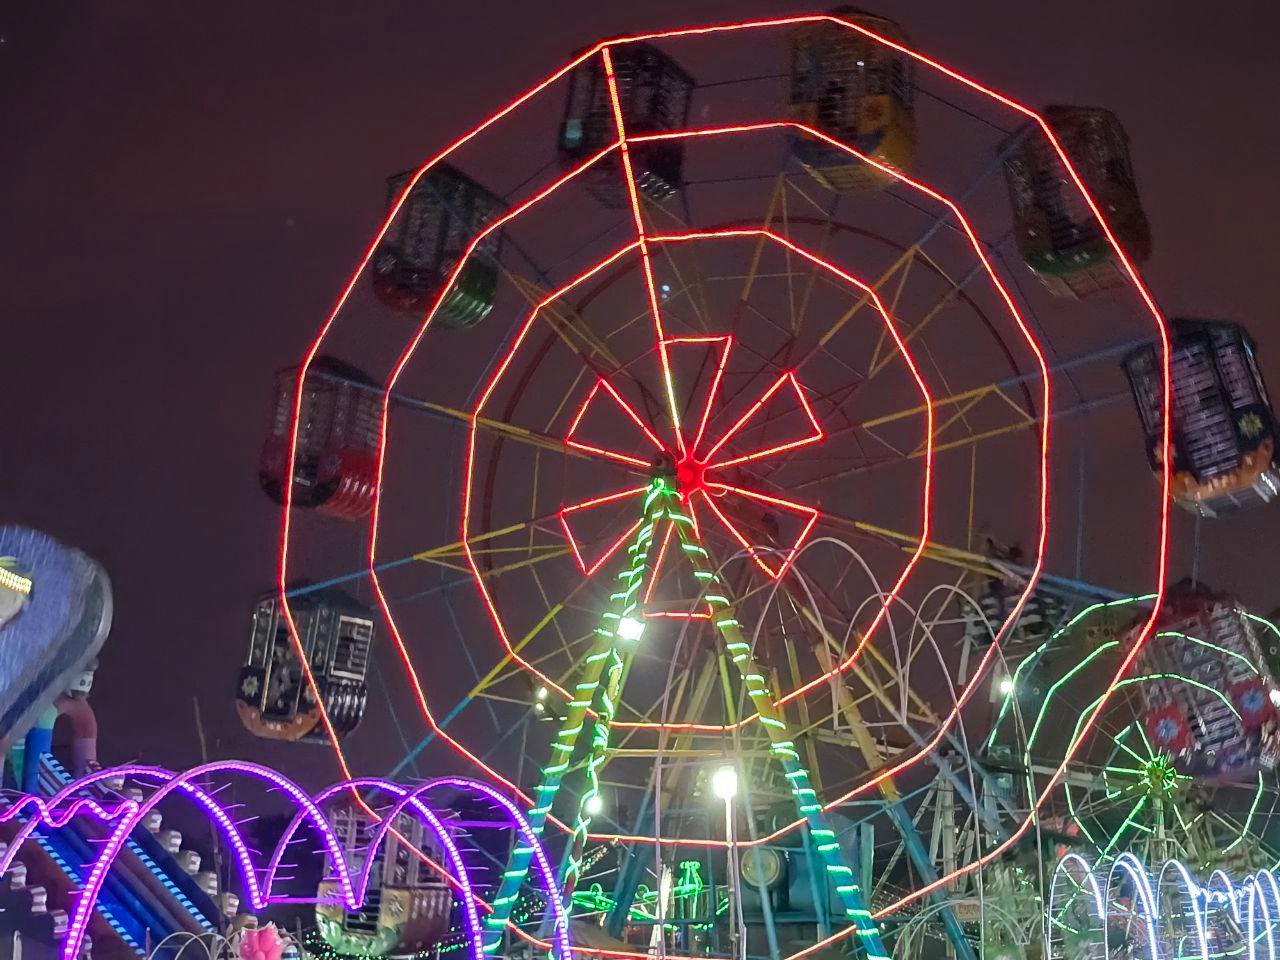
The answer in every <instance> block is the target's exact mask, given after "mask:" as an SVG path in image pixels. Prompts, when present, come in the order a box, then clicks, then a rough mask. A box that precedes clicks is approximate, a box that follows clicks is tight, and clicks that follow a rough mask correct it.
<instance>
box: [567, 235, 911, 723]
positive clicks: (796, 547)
mask: <svg viewBox="0 0 1280 960" xmlns="http://www.w3.org/2000/svg"><path fill="white" fill-rule="evenodd" d="M725 235H727V236H735V237H736V236H744V235H745V236H752V235H755V234H754V233H753V232H752V231H750V230H746V231H742V230H735V231H724V232H722V233H716V234H712V236H725ZM759 235H760V236H762V237H769V236H773V235H771V234H770V233H769V231H762V232H760V234H759ZM689 236H690V235H688V234H680V235H674V236H665V235H663V236H661V237H655V238H653V239H654V240H655V241H658V242H666V241H671V240H681V239H688V237H689ZM698 236H702V235H701V234H699V235H698ZM774 238H775V239H777V238H776V236H774ZM852 282H853V283H854V284H855V285H856V286H857V288H858V289H859V290H862V291H863V292H864V293H870V292H871V289H870V287H868V286H867V285H866V284H863V283H862V282H861V281H858V280H856V279H853V280H852ZM872 296H873V298H874V299H875V302H876V308H877V310H879V311H880V313H881V316H882V317H886V318H887V311H885V309H884V306H883V304H882V303H881V302H880V301H879V299H878V295H876V294H874V293H872ZM733 342H734V338H733V336H732V335H731V334H726V335H722V336H716V337H672V338H669V339H668V340H667V341H666V343H667V345H668V346H671V345H673V344H703V343H719V344H722V345H723V346H722V349H721V351H720V360H719V363H718V364H717V369H716V373H715V375H714V376H713V378H712V382H711V386H710V389H709V390H708V392H707V395H706V399H705V400H704V402H703V406H702V413H701V416H700V417H699V425H698V436H697V438H696V440H695V442H694V444H693V445H692V446H690V447H689V448H688V453H687V454H686V457H687V458H691V459H694V460H696V462H697V463H698V464H699V465H700V466H701V467H702V468H703V470H704V471H707V472H711V471H715V470H723V469H725V468H727V467H731V466H734V465H737V464H741V463H747V462H750V461H753V460H760V459H763V458H765V457H769V456H773V455H775V454H778V453H782V452H784V451H787V450H792V449H795V448H797V447H801V446H805V445H808V444H810V443H816V442H818V441H820V440H822V439H823V438H824V437H825V436H826V434H825V433H824V432H823V430H822V427H821V425H820V424H819V423H818V419H817V417H816V416H815V415H814V413H813V409H812V407H810V406H809V403H808V401H807V400H806V398H805V396H804V392H803V389H802V388H801V386H800V382H799V380H798V379H797V378H796V375H795V371H794V370H787V371H784V372H782V373H781V374H779V375H778V378H777V379H776V380H774V382H773V383H772V384H771V385H770V386H769V387H768V388H767V389H766V390H765V391H764V392H763V393H762V394H761V395H760V397H759V399H757V400H756V401H755V402H754V403H753V404H752V405H751V406H750V407H748V408H747V410H746V411H745V412H744V413H743V414H742V415H741V416H740V417H739V418H738V419H737V420H736V421H735V422H734V423H733V425H732V426H730V427H729V428H728V430H726V431H725V432H724V433H723V434H722V435H721V437H720V439H719V440H718V441H717V442H716V443H715V445H714V446H713V447H712V448H711V449H710V450H709V451H708V452H707V453H705V454H702V455H699V454H698V450H699V447H700V445H701V441H702V438H703V435H704V433H705V429H706V426H707V422H708V421H709V420H710V417H711V411H712V409H713V408H714V407H715V405H716V401H717V400H719V390H720V382H721V378H722V376H723V373H724V370H725V368H726V366H727V365H728V361H729V356H730V354H731V353H732V350H733ZM913 365H914V364H913ZM786 383H790V385H791V388H792V389H793V390H794V391H795V393H796V397H797V399H798V401H799V404H800V407H801V409H802V410H803V411H804V413H805V415H806V416H807V417H808V419H809V423H810V424H811V426H812V427H813V433H812V434H811V435H810V436H808V437H802V438H800V439H799V440H793V441H789V442H787V443H781V444H776V445H774V446H772V447H767V448H765V449H762V450H756V451H753V452H750V453H747V454H743V455H742V456H739V457H734V458H732V459H729V460H725V461H720V462H716V461H715V460H714V459H713V458H714V457H715V455H716V454H717V453H718V452H719V451H720V450H721V449H722V448H723V447H724V446H725V444H726V443H728V442H729V441H730V440H732V439H733V438H734V437H735V436H737V434H738V433H739V432H740V431H741V430H742V428H743V427H744V426H745V425H746V424H747V423H749V422H750V421H751V419H752V418H753V417H754V416H755V415H756V414H757V413H758V412H759V411H760V410H761V409H763V407H764V406H765V405H766V404H767V403H768V402H769V400H770V399H772V398H773V397H774V395H776V394H777V392H778V391H779V390H780V389H781V388H782V386H783V384H786ZM601 387H603V388H604V389H605V390H606V391H607V392H608V393H609V394H610V395H611V396H612V397H613V399H614V401H615V402H616V403H617V404H618V405H619V406H620V407H622V408H623V410H624V411H625V412H626V414H627V416H628V417H629V418H631V420H632V421H633V422H635V424H636V425H637V426H638V427H639V428H640V429H641V430H642V431H643V432H644V434H645V436H646V437H647V438H648V439H649V442H650V443H652V444H653V445H654V446H655V447H657V448H658V451H659V452H660V453H663V454H666V456H667V457H669V458H672V459H674V457H675V455H674V454H673V453H672V451H671V449H670V447H669V446H667V445H666V444H664V443H663V442H662V441H661V440H660V439H659V438H658V437H657V436H656V435H655V434H654V433H653V432H652V431H651V430H650V429H649V428H648V426H647V425H646V424H645V423H644V421H643V420H641V419H640V416H639V414H638V413H636V411H635V409H634V408H633V407H632V406H631V405H630V404H628V403H627V402H626V401H625V400H624V399H623V398H622V396H621V395H620V394H619V393H618V391H617V390H616V389H615V388H614V387H613V385H612V384H611V383H610V382H609V380H608V379H607V378H605V377H601V378H599V379H598V380H597V382H596V383H595V384H594V385H593V386H592V388H591V389H590V390H589V391H588V393H587V396H586V398H585V399H584V400H583V402H582V405H581V407H579V409H578V411H577V413H576V414H575V415H574V417H573V419H572V421H571V423H570V425H569V430H568V432H567V433H566V435H565V442H566V443H567V444H569V445H571V446H576V447H577V448H578V449H581V450H586V451H589V452H592V453H597V454H599V455H601V456H604V457H607V458H609V459H612V460H618V461H622V462H630V463H635V462H638V461H636V460H635V459H634V458H632V457H629V456H627V455H626V454H623V453H621V452H619V451H616V450H608V449H605V448H602V447H597V446H588V445H585V444H580V443H577V442H576V441H573V440H572V435H573V433H574V432H575V431H576V430H577V428H578V426H579V425H580V424H581V422H582V420H583V418H584V416H585V414H586V411H587V409H588V407H589V406H590V404H591V402H592V400H594V399H595V397H596V396H598V395H599V392H600V388H601ZM923 396H924V397H925V399H926V403H927V404H928V403H931V399H930V398H929V397H928V394H927V392H926V393H925V394H923ZM929 432H930V434H931V433H932V430H930V431H929ZM927 464H929V468H931V459H930V460H928V461H927ZM708 487H714V488H716V489H718V490H719V491H720V495H722V496H723V495H724V494H726V493H739V494H741V495H743V496H746V497H750V498H752V499H755V500H757V501H759V502H763V503H770V504H773V505H775V506H780V507H783V508H785V509H788V510H792V511H794V512H796V513H802V514H806V515H809V521H808V523H806V524H805V526H804V528H803V530H802V531H801V533H800V536H799V537H798V538H797V540H796V541H795V543H794V544H793V545H792V546H791V548H790V550H789V551H788V552H787V555H786V559H784V561H783V562H782V563H781V564H780V565H779V566H778V567H777V568H774V567H772V566H770V565H769V564H768V563H767V562H766V561H765V560H764V558H763V557H761V556H760V554H759V552H758V551H757V550H756V548H755V546H754V545H753V544H751V543H750V542H749V541H748V540H747V538H746V537H745V536H743V534H742V532H741V531H740V530H739V529H738V527H737V526H736V525H735V524H734V523H733V521H731V520H730V519H729V518H728V517H727V516H726V515H725V514H724V512H723V511H722V510H721V509H720V508H719V507H717V506H716V505H715V504H714V503H713V502H712V501H711V499H710V497H709V496H707V488H708ZM695 493H702V494H703V495H704V496H707V505H708V506H709V507H710V508H711V510H712V512H713V513H714V514H715V515H716V518H717V519H718V520H719V521H720V523H721V525H722V526H723V527H724V528H725V530H727V531H728V533H729V534H730V536H731V537H732V538H733V539H734V540H735V541H736V542H737V543H738V544H739V545H740V546H741V547H742V549H743V550H744V551H745V552H746V553H747V554H748V555H749V556H750V557H751V559H752V560H753V561H754V562H755V563H756V565H757V566H758V567H759V568H760V569H761V570H762V571H763V572H764V574H765V576H767V577H769V578H770V579H777V578H778V577H780V576H782V575H783V574H785V573H786V571H787V570H788V569H790V566H791V562H792V561H793V560H794V558H795V556H796V555H797V554H798V553H799V551H800V547H801V546H802V545H803V542H804V539H805V537H807V536H808V534H809V532H810V531H811V530H812V529H813V526H814V524H815V523H816V522H817V519H818V517H819V516H820V511H818V510H816V509H815V508H813V507H810V506H807V505H805V504H801V503H795V502H793V501H790V500H783V499H779V498H774V497H770V496H767V495H765V494H757V493H754V492H751V491H747V490H743V489H742V488H739V487H736V486H733V485H731V484H726V483H723V482H720V481H716V480H708V479H705V477H704V479H703V480H702V481H701V485H700V486H699V487H697V488H695V489H693V490H689V491H684V490H682V491H680V497H681V498H682V499H684V500H686V502H687V503H688V504H689V506H690V508H691V509H690V516H691V518H693V520H694V529H695V533H698V532H699V531H698V529H697V523H696V514H694V512H693V510H692V505H693V501H692V499H691V497H692V495H693V494H695ZM612 496H621V495H612ZM569 509H575V508H569ZM567 529H568V528H567V526H566V530H567ZM633 529H634V528H633ZM670 539H671V529H670V528H669V527H668V528H667V529H666V530H665V532H664V536H663V540H662V545H661V546H660V548H659V550H658V558H657V562H656V563H655V565H654V571H655V575H654V576H653V577H652V578H651V579H650V581H649V586H648V588H647V589H646V591H645V594H644V602H645V603H648V602H649V600H650V598H651V597H652V595H653V591H654V588H655V586H656V584H657V581H658V579H659V574H658V573H657V571H658V570H659V569H660V568H661V566H662V561H663V560H664V559H665V557H666V553H667V549H668V546H669V544H670ZM926 539H927V538H926ZM571 546H573V547H574V552H575V553H577V548H576V546H575V545H573V544H572V542H571ZM614 549H616V544H615V548H614ZM591 572H592V573H594V572H595V568H592V571H591ZM876 622H877V623H878V621H876ZM873 629H874V626H873ZM752 720H753V718H752V717H747V718H744V719H743V720H742V721H739V723H738V724H737V725H735V727H734V728H733V729H737V728H738V727H740V726H744V725H745V724H747V723H750V722H752Z"/></svg>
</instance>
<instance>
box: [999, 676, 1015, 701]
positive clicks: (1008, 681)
mask: <svg viewBox="0 0 1280 960" xmlns="http://www.w3.org/2000/svg"><path fill="white" fill-rule="evenodd" d="M1000 693H1001V694H1003V695H1004V696H1006V697H1007V696H1008V695H1009V694H1011V693H1013V677H1001V678H1000Z"/></svg>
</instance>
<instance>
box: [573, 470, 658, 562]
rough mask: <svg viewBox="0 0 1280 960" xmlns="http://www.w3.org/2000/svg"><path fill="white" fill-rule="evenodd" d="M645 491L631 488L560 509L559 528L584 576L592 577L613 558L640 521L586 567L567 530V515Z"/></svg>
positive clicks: (574, 539) (636, 528)
mask: <svg viewBox="0 0 1280 960" xmlns="http://www.w3.org/2000/svg"><path fill="white" fill-rule="evenodd" d="M646 489H648V488H647V487H633V488H631V489H630V490H619V491H618V492H617V493H610V494H606V495H605V496H603V497H596V498H595V499H594V500H584V501H582V502H581V503H575V504H573V505H572V506H568V507H561V508H560V513H559V518H560V526H561V528H563V530H564V537H565V539H566V540H568V541H569V547H570V549H572V550H573V556H574V559H575V560H577V562H578V569H579V570H581V571H582V572H583V573H584V574H586V575H587V577H592V576H594V575H595V573H596V571H597V570H599V569H600V565H601V564H602V563H604V562H605V561H606V560H608V559H609V558H610V557H611V556H613V555H614V554H615V553H616V552H617V551H618V548H619V547H620V546H622V544H623V542H624V541H625V540H626V539H627V537H629V536H631V534H633V533H635V531H637V530H638V529H640V521H639V520H637V521H636V522H635V523H633V524H632V525H631V529H629V530H627V531H626V532H625V533H624V534H622V536H620V537H619V538H618V539H617V540H615V541H614V542H613V544H612V545H610V546H609V548H608V549H607V550H606V551H605V553H604V555H603V556H601V557H600V558H598V559H597V560H596V562H595V563H593V564H591V565H590V566H587V562H586V561H585V560H584V559H583V558H582V551H581V550H579V549H578V541H577V539H576V538H575V537H574V535H573V531H572V530H571V529H570V528H569V519H568V518H569V514H571V513H579V512H581V511H583V510H591V509H594V508H595V507H599V506H603V505H604V504H606V503H616V502H617V501H619V500H625V499H626V498H627V497H634V496H636V495H637V494H641V493H644V491H645V490H646Z"/></svg>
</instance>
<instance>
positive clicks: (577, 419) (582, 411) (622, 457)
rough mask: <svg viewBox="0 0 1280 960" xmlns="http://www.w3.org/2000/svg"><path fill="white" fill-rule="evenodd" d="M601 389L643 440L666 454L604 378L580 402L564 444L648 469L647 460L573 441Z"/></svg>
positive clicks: (663, 446) (651, 432)
mask: <svg viewBox="0 0 1280 960" xmlns="http://www.w3.org/2000/svg"><path fill="white" fill-rule="evenodd" d="M601 387H604V390H605V392H606V393H607V394H609V396H610V397H612V398H613V401H614V403H616V404H617V405H618V406H619V407H620V408H621V409H622V412H623V413H625V414H626V415H627V417H628V418H629V419H630V420H631V422H632V423H634V424H635V425H636V426H637V427H639V428H640V431H641V432H642V433H643V434H644V435H645V439H647V440H648V441H649V442H650V443H652V444H653V445H654V446H655V447H656V448H657V449H658V452H659V453H665V452H666V449H667V448H666V445H665V444H663V442H662V441H661V440H659V439H658V438H657V437H656V436H654V434H653V431H652V430H650V429H649V425H648V424H646V423H645V422H644V421H643V420H641V419H640V415H639V414H638V413H636V411H635V408H634V407H632V406H631V404H629V403H628V402H627V401H626V400H624V399H623V398H622V395H621V394H620V393H618V391H617V388H616V387H614V385H613V384H611V383H610V382H609V381H608V380H607V379H605V378H604V377H600V378H599V379H597V380H596V382H595V385H594V386H593V387H592V388H591V390H590V392H588V393H587V397H586V399H585V400H583V401H582V405H581V406H580V407H579V408H578V412H577V414H576V415H575V416H574V418H573V422H572V423H571V424H570V425H569V430H568V432H567V433H566V434H565V435H564V442H565V443H566V444H568V445H569V446H571V447H573V448H574V449H576V450H582V451H584V452H586V453H596V454H600V455H601V456H605V457H609V458H610V459H612V460H617V461H618V462H620V463H625V464H628V465H630V466H638V467H640V468H641V469H644V470H647V469H649V467H650V463H649V461H647V460H643V459H640V458H637V457H631V456H628V455H627V454H625V453H621V452H619V451H617V450H607V449H605V448H604V447H597V446H594V445H592V444H587V443H583V442H582V441H580V440H575V439H574V438H573V435H574V434H575V433H576V432H577V430H578V427H579V426H580V425H581V423H582V420H583V418H584V417H585V416H586V414H587V409H588V408H589V407H590V406H591V401H593V400H594V399H595V398H596V396H597V395H598V394H599V393H600V388H601Z"/></svg>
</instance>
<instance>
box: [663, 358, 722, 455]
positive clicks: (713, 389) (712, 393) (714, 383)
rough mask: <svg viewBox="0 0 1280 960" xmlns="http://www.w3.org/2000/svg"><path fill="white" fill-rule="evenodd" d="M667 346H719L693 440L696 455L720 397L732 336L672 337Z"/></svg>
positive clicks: (692, 448)
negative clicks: (715, 344)
mask: <svg viewBox="0 0 1280 960" xmlns="http://www.w3.org/2000/svg"><path fill="white" fill-rule="evenodd" d="M667 343H668V345H670V344H673V343H697V344H701V343H718V344H720V345H721V349H720V362H719V363H717V364H716V372H715V374H714V375H713V376H712V377H711V385H710V386H709V387H708V388H707V402H706V404H704V405H703V407H702V418H701V419H700V420H699V421H698V432H697V434H696V435H695V436H694V438H693V446H692V447H691V448H690V449H691V450H693V452H694V455H695V456H696V455H697V452H698V449H699V448H700V447H701V446H702V438H703V436H704V435H705V434H706V432H707V421H708V420H710V419H711V404H712V401H713V400H714V398H715V397H718V396H719V395H720V380H721V379H722V378H723V377H724V368H725V366H726V365H728V363H729V351H730V350H732V349H733V335H732V334H728V335H726V336H723V337H673V338H671V339H669V340H668V341H667Z"/></svg>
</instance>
